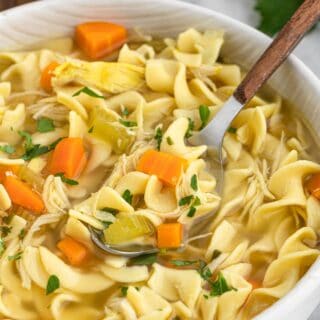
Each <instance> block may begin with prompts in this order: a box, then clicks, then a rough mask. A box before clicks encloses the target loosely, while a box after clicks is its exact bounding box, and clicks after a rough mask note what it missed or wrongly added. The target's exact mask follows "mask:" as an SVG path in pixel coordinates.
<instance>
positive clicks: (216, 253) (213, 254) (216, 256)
mask: <svg viewBox="0 0 320 320" xmlns="http://www.w3.org/2000/svg"><path fill="white" fill-rule="evenodd" d="M221 253H222V252H221V251H220V250H217V249H214V250H213V253H212V260H214V259H217V258H218V257H219V256H220V255H221Z"/></svg>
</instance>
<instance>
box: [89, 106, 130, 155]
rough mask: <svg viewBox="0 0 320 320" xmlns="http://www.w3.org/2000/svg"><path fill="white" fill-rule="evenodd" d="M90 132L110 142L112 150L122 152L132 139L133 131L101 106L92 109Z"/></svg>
mask: <svg viewBox="0 0 320 320" xmlns="http://www.w3.org/2000/svg"><path fill="white" fill-rule="evenodd" d="M89 125H90V128H91V134H92V135H93V136H94V137H96V138H98V139H101V140H104V141H106V142H108V143H111V145H112V148H113V150H114V151H115V152H116V153H118V154H121V153H124V152H125V151H126V150H127V148H128V147H129V146H130V145H131V144H132V142H133V140H134V133H133V132H131V131H129V130H128V129H127V128H126V127H124V126H122V125H121V124H120V123H119V122H118V120H117V119H114V117H112V115H111V114H109V113H107V112H106V111H105V110H103V109H101V108H96V109H95V110H93V111H92V114H91V121H90V124H89Z"/></svg>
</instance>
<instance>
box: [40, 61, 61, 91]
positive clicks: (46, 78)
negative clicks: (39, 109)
mask: <svg viewBox="0 0 320 320" xmlns="http://www.w3.org/2000/svg"><path fill="white" fill-rule="evenodd" d="M58 66H59V63H58V62H56V61H53V62H51V63H49V64H48V65H47V66H46V67H45V68H44V69H43V71H42V73H41V78H40V86H41V88H42V89H43V90H44V91H46V92H50V91H51V90H52V84H51V79H52V77H53V71H54V70H55V69H56V68H57V67H58Z"/></svg>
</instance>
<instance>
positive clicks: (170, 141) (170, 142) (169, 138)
mask: <svg viewBox="0 0 320 320" xmlns="http://www.w3.org/2000/svg"><path fill="white" fill-rule="evenodd" d="M167 144H168V145H169V146H172V145H173V140H172V139H171V137H167Z"/></svg>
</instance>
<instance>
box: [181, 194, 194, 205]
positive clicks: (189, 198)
mask: <svg viewBox="0 0 320 320" xmlns="http://www.w3.org/2000/svg"><path fill="white" fill-rule="evenodd" d="M193 198H194V197H193V195H190V196H186V197H184V198H181V199H180V201H179V206H185V205H186V204H190V203H191V201H192V200H193Z"/></svg>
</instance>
